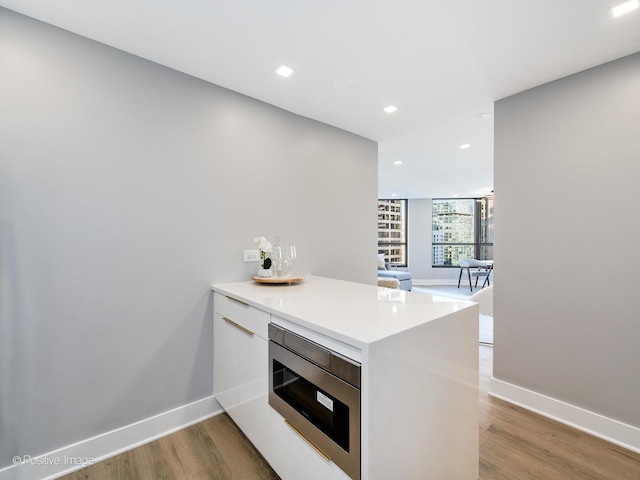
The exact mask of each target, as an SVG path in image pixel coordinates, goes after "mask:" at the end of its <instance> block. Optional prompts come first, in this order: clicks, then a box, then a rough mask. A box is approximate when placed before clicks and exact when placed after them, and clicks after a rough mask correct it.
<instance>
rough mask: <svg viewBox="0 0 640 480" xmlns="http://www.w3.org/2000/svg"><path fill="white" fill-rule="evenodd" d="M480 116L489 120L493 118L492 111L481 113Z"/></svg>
mask: <svg viewBox="0 0 640 480" xmlns="http://www.w3.org/2000/svg"><path fill="white" fill-rule="evenodd" d="M478 117H480V118H481V119H482V120H489V119H490V118H491V114H490V113H479V114H478Z"/></svg>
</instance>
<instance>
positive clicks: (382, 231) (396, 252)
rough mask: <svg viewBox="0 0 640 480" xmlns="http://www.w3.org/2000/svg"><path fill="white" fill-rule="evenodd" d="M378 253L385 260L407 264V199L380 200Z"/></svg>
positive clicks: (402, 264)
mask: <svg viewBox="0 0 640 480" xmlns="http://www.w3.org/2000/svg"><path fill="white" fill-rule="evenodd" d="M378 253H384V258H385V262H388V263H391V264H394V265H397V266H402V267H406V266H407V201H406V200H378Z"/></svg>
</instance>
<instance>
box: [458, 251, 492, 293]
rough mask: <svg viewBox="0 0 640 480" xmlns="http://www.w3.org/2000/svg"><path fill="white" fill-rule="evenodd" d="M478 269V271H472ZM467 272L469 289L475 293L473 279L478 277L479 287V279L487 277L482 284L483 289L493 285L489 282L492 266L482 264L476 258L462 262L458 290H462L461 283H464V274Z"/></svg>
mask: <svg viewBox="0 0 640 480" xmlns="http://www.w3.org/2000/svg"><path fill="white" fill-rule="evenodd" d="M472 269H476V270H472ZM465 270H466V271H467V276H468V277H469V288H470V289H471V291H472V292H473V286H472V284H471V277H476V284H475V286H476V287H478V278H480V277H485V280H484V282H483V283H482V288H484V286H485V284H486V285H491V282H490V281H489V275H491V266H490V265H489V264H488V263H485V262H481V261H480V260H476V259H474V258H465V259H462V260H460V275H459V276H458V288H460V282H461V281H462V273H463V272H464V271H465Z"/></svg>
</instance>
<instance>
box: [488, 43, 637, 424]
mask: <svg viewBox="0 0 640 480" xmlns="http://www.w3.org/2000/svg"><path fill="white" fill-rule="evenodd" d="M639 152H640V54H635V55H633V56H629V57H626V58H623V59H621V60H618V61H615V62H611V63H608V64H605V65H602V66H600V67H597V68H593V69H590V70H587V71H585V72H582V73H579V74H576V75H573V76H570V77H567V78H564V79H561V80H558V81H555V82H552V83H549V84H546V85H543V86H540V87H538V88H534V89H532V90H529V91H526V92H523V93H520V94H518V95H514V96H512V97H509V98H506V99H503V100H500V101H498V102H497V103H496V108H495V191H496V198H499V199H500V208H497V209H496V220H495V237H496V244H495V247H496V248H495V261H496V265H497V268H496V273H495V275H496V285H495V296H494V299H495V300H494V301H495V305H494V314H495V354H494V376H495V377H496V378H498V379H500V380H503V381H506V382H509V383H512V384H515V385H518V386H521V387H524V388H527V389H530V390H533V391H535V392H539V393H542V394H544V395H548V396H550V397H553V398H555V399H559V400H562V401H565V402H568V403H570V404H573V405H577V406H579V407H583V408H585V409H587V410H590V411H593V412H596V413H599V414H602V415H604V416H606V417H610V418H613V419H616V420H620V421H622V422H624V423H627V424H630V425H633V426H636V427H640V408H638V405H640V377H639V376H638V375H639V368H640V348H638V339H640V322H639V321H638V319H639V318H640V315H639V314H638V306H637V305H636V301H637V298H638V293H637V284H638V283H637V282H638V269H637V268H636V263H637V262H636V259H637V257H638V239H639V238H640V220H638V219H639V218H640V216H639V214H638V208H639V207H640V201H639V200H638V179H640V162H638V160H639V158H640V156H639V155H640V154H639Z"/></svg>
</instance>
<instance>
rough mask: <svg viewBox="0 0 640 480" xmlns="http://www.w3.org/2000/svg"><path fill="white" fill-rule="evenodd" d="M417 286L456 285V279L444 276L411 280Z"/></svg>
mask: <svg viewBox="0 0 640 480" xmlns="http://www.w3.org/2000/svg"><path fill="white" fill-rule="evenodd" d="M412 283H413V284H414V285H415V286H417V287H428V286H430V285H453V286H456V285H458V280H456V279H453V278H444V279H433V278H428V279H414V280H413V282H412Z"/></svg>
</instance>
